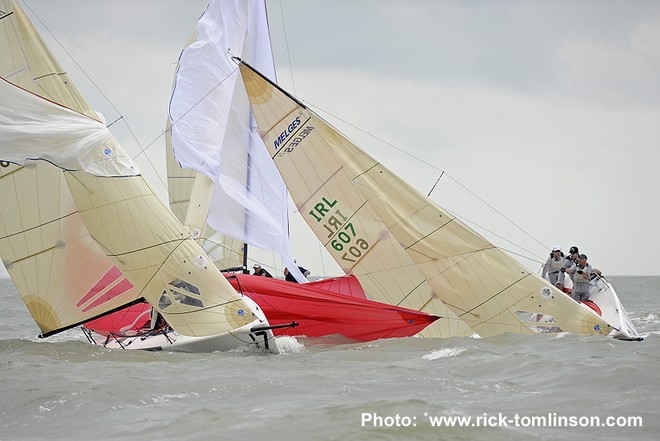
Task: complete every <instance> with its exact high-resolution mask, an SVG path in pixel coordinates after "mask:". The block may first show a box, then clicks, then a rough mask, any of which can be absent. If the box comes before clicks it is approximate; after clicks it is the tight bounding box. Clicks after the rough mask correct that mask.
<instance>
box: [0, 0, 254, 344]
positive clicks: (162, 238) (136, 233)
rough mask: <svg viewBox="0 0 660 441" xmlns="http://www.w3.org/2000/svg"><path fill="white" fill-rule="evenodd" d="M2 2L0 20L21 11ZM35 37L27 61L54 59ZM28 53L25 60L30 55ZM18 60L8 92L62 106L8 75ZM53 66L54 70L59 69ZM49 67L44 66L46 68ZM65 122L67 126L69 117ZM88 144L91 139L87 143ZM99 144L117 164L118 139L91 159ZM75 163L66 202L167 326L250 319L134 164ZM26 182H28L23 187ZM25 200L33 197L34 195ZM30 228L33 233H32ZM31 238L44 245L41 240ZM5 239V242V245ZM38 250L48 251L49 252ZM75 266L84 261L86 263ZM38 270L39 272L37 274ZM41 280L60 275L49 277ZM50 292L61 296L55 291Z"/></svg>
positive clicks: (199, 328) (216, 326)
mask: <svg viewBox="0 0 660 441" xmlns="http://www.w3.org/2000/svg"><path fill="white" fill-rule="evenodd" d="M2 10H3V11H4V12H5V13H7V12H12V11H13V12H14V13H15V14H11V15H10V16H4V15H3V17H4V18H2V19H1V20H2V21H4V20H7V19H10V20H14V19H13V18H12V17H13V16H14V15H16V16H18V15H19V13H20V11H19V10H18V8H17V7H16V5H14V4H12V5H11V9H10V7H9V6H8V5H6V4H5V3H4V2H3V3H2ZM15 23H17V22H15V21H9V22H8V25H7V29H9V30H10V31H11V32H12V33H14V34H15V27H16V24H15ZM21 25H23V26H29V27H30V30H29V31H27V32H23V34H28V35H36V32H34V30H33V29H32V27H31V25H29V21H28V20H27V18H25V17H24V16H23V15H22V14H21ZM15 41H17V42H18V44H19V46H18V48H19V49H25V46H22V45H21V44H22V43H23V41H22V40H21V38H20V37H19V38H13V39H10V41H9V43H8V45H9V47H12V46H11V45H12V44H14V43H15ZM39 43H40V44H39V48H40V52H39V53H38V54H37V57H36V59H35V60H34V64H35V65H38V64H39V63H48V62H52V63H53V64H54V60H52V58H53V57H52V56H50V55H49V54H48V53H47V52H46V51H45V49H41V48H45V46H44V45H43V44H41V42H39ZM3 59H4V57H3ZM44 59H46V61H44ZM27 61H28V64H30V61H32V60H27ZM30 65H32V64H30ZM25 68H26V66H18V67H17V68H16V69H15V70H14V71H13V72H9V74H7V76H6V77H5V76H4V74H3V78H4V79H6V80H7V81H9V83H11V84H9V83H7V84H8V85H10V86H11V87H12V89H9V90H11V91H12V92H11V93H16V94H17V95H18V96H19V99H24V100H35V99H38V100H43V102H42V103H41V104H44V103H45V102H48V103H49V105H51V106H59V107H61V108H62V109H64V108H65V107H66V106H65V105H64V103H62V102H61V100H60V96H59V95H57V96H53V95H50V96H48V97H47V98H46V97H44V93H43V92H42V91H39V90H37V91H36V92H35V94H34V95H33V94H31V93H29V92H27V91H26V90H22V89H19V88H18V86H16V82H13V81H11V80H12V78H11V77H12V74H18V73H20V72H22V71H23V70H24V69H25ZM53 72H54V73H60V72H61V69H57V70H54V71H53ZM53 72H51V73H50V74H51V75H52V74H53ZM32 78H34V77H32ZM65 88H66V89H69V90H71V91H72V96H75V97H76V99H77V100H78V101H79V102H80V103H82V104H81V105H84V106H85V107H84V108H85V109H86V110H88V111H87V112H80V111H78V110H76V109H69V110H71V112H72V113H77V114H78V115H79V116H78V117H77V118H76V121H77V120H80V118H92V119H97V118H98V117H97V115H96V114H95V113H94V112H93V111H91V109H90V108H89V105H87V104H86V102H85V100H84V98H83V97H82V95H81V94H80V93H79V92H78V90H77V88H76V87H75V85H74V84H73V82H72V81H71V80H70V79H69V80H67V81H66V82H65ZM7 90H8V89H6V88H2V89H0V93H2V94H3V98H4V96H5V94H4V92H7ZM5 103H6V101H5V100H4V99H3V100H2V101H0V105H2V106H5ZM44 105H46V104H44ZM62 109H60V110H62ZM83 114H84V115H83ZM55 122H56V123H57V124H60V123H63V121H62V120H61V119H58V120H57V121H55ZM68 127H69V128H70V129H71V128H72V127H73V125H69V126H68ZM42 128H43V132H40V133H39V134H38V136H42V134H43V133H47V132H46V130H47V128H46V127H42ZM3 129H6V130H4V131H3V132H1V133H0V137H1V139H0V141H2V145H3V150H4V148H5V146H7V147H8V148H9V150H8V151H11V152H12V156H11V160H12V161H17V158H16V155H15V153H16V151H17V149H21V148H23V147H25V146H27V147H26V150H25V157H24V158H23V159H21V160H20V162H25V161H26V160H28V159H39V158H37V157H35V152H34V151H32V150H30V149H29V144H30V143H29V142H27V143H25V142H22V143H21V145H19V146H16V145H14V144H13V143H12V142H13V140H14V139H15V137H14V132H15V131H16V130H19V131H20V130H21V126H12V127H5V128H3ZM30 136H37V135H35V134H34V133H32V132H30V131H27V130H23V131H22V135H21V140H22V141H25V140H26V139H27V140H29V137H30ZM74 141H75V140H74ZM75 145H76V144H75V142H73V141H72V142H71V143H70V145H69V148H74V147H75ZM92 147H94V146H93V145H92ZM3 150H0V159H2V160H3V161H5V160H6V159H5V158H4V157H3ZM86 151H87V150H86ZM99 151H101V155H106V156H108V157H111V158H110V159H111V161H112V160H113V159H114V160H115V165H116V170H120V169H121V167H120V165H121V164H119V163H120V162H121V161H120V160H119V159H120V158H123V157H126V155H125V154H123V153H122V149H121V147H120V146H119V144H118V143H116V140H114V138H112V137H110V138H104V139H103V142H102V143H101V142H99V143H98V144H97V145H96V148H91V149H90V150H89V152H92V153H93V155H92V156H90V162H94V161H96V160H97V159H98V158H96V157H95V156H94V155H95V154H97V153H98V152H99ZM101 157H103V156H101ZM48 159H49V161H51V162H52V163H54V164H55V165H57V166H59V167H61V168H65V169H70V168H71V166H70V163H69V162H66V161H65V160H66V157H65V156H64V157H62V156H57V155H54V156H53V157H49V158H48ZM3 164H5V163H4V162H3ZM81 165H82V166H81V167H80V168H76V171H69V172H67V173H65V180H66V184H67V186H68V189H69V191H70V193H71V196H72V199H73V202H74V203H75V206H76V208H77V210H78V213H79V214H80V218H81V219H82V220H83V222H84V224H85V226H86V227H87V230H88V231H89V232H90V233H91V235H92V237H93V238H94V241H95V242H96V243H97V244H98V245H99V246H100V247H101V249H102V250H103V252H104V253H105V254H106V255H107V256H108V257H109V258H110V260H111V261H112V262H113V263H114V265H116V267H117V269H118V270H119V271H120V272H121V274H122V275H123V276H125V277H126V278H127V279H128V280H130V282H129V283H130V284H131V286H135V290H136V291H135V292H136V293H137V294H135V296H134V298H137V297H140V296H141V297H144V298H145V299H146V300H148V301H149V303H151V304H152V305H153V306H154V307H155V308H157V310H158V311H159V312H160V313H161V314H162V315H163V317H164V318H165V319H166V320H167V322H168V323H169V324H170V326H172V328H174V329H175V330H176V331H178V332H180V333H181V334H184V335H187V336H196V337H199V336H209V335H216V334H220V333H226V332H231V331H233V330H235V329H237V328H240V327H243V326H246V325H250V324H251V323H253V322H255V321H257V319H256V317H257V316H258V315H259V314H258V313H257V312H256V311H255V310H254V309H253V306H252V303H251V302H246V301H244V300H243V297H242V296H240V295H238V294H237V293H236V292H235V291H234V289H233V288H232V287H231V285H230V284H229V283H228V282H227V281H226V279H225V278H224V277H223V276H222V274H221V273H220V271H219V270H218V269H217V268H216V267H215V266H214V265H212V264H210V262H209V258H208V256H207V255H206V253H205V252H204V251H203V250H202V249H201V248H200V247H199V245H198V244H197V243H196V242H195V240H194V238H193V237H192V236H191V235H190V234H188V232H186V231H185V229H184V227H183V226H182V225H181V223H180V222H179V221H178V220H177V219H176V217H175V216H174V214H173V213H172V212H171V211H170V210H169V209H168V208H167V207H166V206H165V205H164V204H163V203H162V202H161V201H160V200H159V199H158V198H157V196H156V195H155V194H154V192H153V191H152V189H151V188H150V187H149V185H148V184H147V183H146V181H145V180H144V179H143V177H142V176H141V175H139V174H136V172H137V170H135V169H132V170H131V171H130V173H121V172H120V173H115V169H111V168H109V167H103V168H99V169H90V168H87V167H85V164H81ZM129 168H130V167H129ZM86 170H88V171H89V172H88V171H86ZM90 172H91V173H90ZM17 173H18V172H17ZM5 176H6V175H5ZM5 176H3V177H5ZM30 184H31V185H32V187H35V186H38V180H37V182H36V183H35V182H32V183H30V182H28V183H26V185H27V186H28V187H29V186H30ZM15 189H16V191H17V192H21V191H24V190H23V186H17V187H16V188H15ZM33 190H34V188H33V189H32V190H26V191H33ZM49 190H50V189H49ZM44 191H45V189H44ZM17 195H20V193H17ZM52 195H53V194H52V193H51V192H45V193H44V198H42V199H45V197H46V196H47V197H51V198H52ZM17 197H20V196H17ZM42 199H40V200H39V201H40V205H41V203H46V201H45V200H43V201H42ZM31 202H32V203H33V204H34V202H33V201H31ZM37 211H38V209H37ZM3 214H4V211H3ZM55 219H58V218H55ZM37 222H41V223H37V224H35V225H30V226H29V227H31V226H34V227H35V228H41V229H43V228H46V230H48V227H47V226H46V225H44V224H43V221H42V220H41V219H39V220H37ZM33 223H34V221H33ZM17 234H18V235H19V236H21V237H22V238H24V237H25V230H23V231H18V232H17ZM35 236H37V237H39V236H38V235H35ZM52 236H53V237H58V234H57V233H53V234H52ZM5 239H8V240H11V238H8V237H5ZM53 243H54V245H52V246H51V248H54V249H55V250H57V249H58V245H59V246H60V248H61V247H62V245H60V242H57V240H53ZM28 245H29V244H28ZM38 245H39V246H40V247H43V244H41V243H39V244H38ZM66 245H67V244H66V243H64V246H63V247H64V248H67V246H66ZM10 246H11V245H9V246H8V247H7V248H8V249H9V248H10ZM46 251H47V250H41V251H39V252H37V253H36V254H35V253H34V252H33V253H32V255H30V254H28V255H26V256H25V257H32V256H35V255H37V254H44V253H45V252H46ZM27 252H28V253H29V252H30V250H27ZM2 253H3V259H6V258H5V254H4V253H5V251H4V250H3V251H2ZM45 254H47V255H48V254H51V255H52V254H53V253H45ZM19 261H21V259H14V260H12V261H11V262H10V265H9V266H10V268H9V270H10V274H11V273H12V268H11V267H12V266H13V265H15V264H16V263H17V262H19ZM53 261H55V259H53ZM58 262H59V260H58ZM80 266H81V267H82V268H85V265H80ZM78 269H80V268H78ZM69 270H71V272H70V274H76V272H75V271H72V270H73V268H69ZM59 274H60V273H58V276H59ZM12 276H13V274H12ZM37 277H40V276H39V275H38V274H37ZM48 282H51V283H52V282H59V281H57V280H55V281H53V280H48ZM113 283H114V282H113ZM57 286H61V283H57ZM101 286H102V285H101ZM29 289H30V287H28V288H27V290H26V292H29ZM92 291H93V290H92ZM92 291H90V292H92ZM55 300H59V301H63V299H62V298H58V299H55ZM26 303H27V301H26ZM74 304H75V302H74Z"/></svg>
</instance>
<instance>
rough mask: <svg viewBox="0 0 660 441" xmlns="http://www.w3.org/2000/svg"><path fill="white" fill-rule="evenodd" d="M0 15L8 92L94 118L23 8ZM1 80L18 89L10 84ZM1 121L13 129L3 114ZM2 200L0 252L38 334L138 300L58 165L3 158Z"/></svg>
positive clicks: (1, 68)
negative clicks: (92, 231) (82, 212)
mask: <svg viewBox="0 0 660 441" xmlns="http://www.w3.org/2000/svg"><path fill="white" fill-rule="evenodd" d="M0 17H2V18H0V48H1V50H2V53H3V56H2V57H0V77H2V79H1V80H0V81H2V85H3V86H5V89H6V91H9V92H10V93H12V94H13V95H14V96H15V95H16V94H19V95H24V92H25V91H30V92H32V93H35V94H38V95H41V96H43V97H44V98H47V99H48V100H49V101H51V102H56V103H60V104H61V105H63V106H65V107H67V108H68V109H71V110H73V111H75V112H78V114H81V115H86V117H88V118H87V119H88V121H87V122H92V123H93V120H92V118H97V115H96V113H95V112H94V111H93V110H92V108H91V107H90V106H89V104H88V103H87V101H86V100H85V99H84V98H83V96H82V95H81V94H80V93H79V91H78V89H77V88H76V87H75V86H74V85H73V82H72V81H71V78H70V77H69V75H68V74H67V72H66V71H64V70H63V69H62V68H61V67H60V65H59V63H58V62H57V61H56V60H55V59H54V57H53V56H52V55H51V53H50V51H49V50H48V49H47V47H46V46H45V44H44V43H43V41H42V39H41V38H40V36H39V35H38V33H37V32H36V30H35V29H34V28H33V26H32V24H31V23H30V22H29V20H28V19H27V17H26V16H25V14H24V12H23V11H22V10H21V8H20V7H18V5H17V4H16V3H14V2H10V1H5V0H0ZM6 81H9V82H11V83H13V84H15V85H17V86H19V87H21V88H22V89H23V90H19V89H16V88H8V89H7V86H9V84H8V83H6ZM33 102H34V101H33ZM41 104H43V103H41ZM0 105H1V106H2V108H3V110H6V111H7V110H8V111H9V115H8V116H9V117H10V118H13V119H14V120H15V118H16V117H18V116H19V115H17V114H16V112H15V109H12V108H8V107H7V106H8V102H7V101H5V100H4V96H3V100H2V102H0ZM59 110H63V108H62V109H59ZM2 124H3V127H4V128H10V126H9V125H8V123H7V122H6V121H5V122H3V123H2ZM14 135H15V134H14ZM2 144H3V149H4V146H5V142H4V141H2ZM0 199H2V210H0V256H1V257H2V261H3V263H4V265H5V266H6V267H7V270H8V272H9V274H10V276H11V278H12V280H13V282H14V284H15V285H16V288H17V289H18V292H19V293H20V295H21V297H22V299H23V301H24V302H25V304H26V305H27V308H28V310H29V311H30V314H31V315H32V317H33V318H34V320H35V322H36V323H37V325H38V326H39V328H40V330H41V332H42V334H43V335H50V334H53V333H56V332H59V331H62V330H64V329H68V328H70V327H72V326H76V325H78V324H81V323H84V322H86V321H88V320H89V319H90V318H93V317H97V316H100V315H103V314H106V313H108V312H109V311H112V310H114V309H117V308H120V307H122V306H124V305H126V304H129V303H131V302H134V301H136V300H137V299H139V297H140V294H139V293H138V292H137V291H136V290H135V289H134V288H133V285H132V284H131V283H130V282H129V281H128V280H127V279H126V277H124V276H123V275H122V274H121V272H120V271H119V270H118V269H117V267H115V266H114V264H113V263H112V262H111V261H110V259H108V258H107V257H106V255H105V254H104V253H103V251H102V250H101V249H100V248H99V247H98V245H97V244H96V242H94V240H93V239H92V238H91V236H90V235H89V233H88V231H87V229H86V227H85V225H84V224H83V221H82V219H81V217H80V214H79V213H78V210H77V208H76V206H75V204H74V202H73V199H72V197H71V194H70V192H69V189H68V187H67V185H66V182H65V180H64V175H63V173H62V170H60V169H59V168H56V167H54V166H52V165H50V164H47V163H44V162H33V163H31V164H30V165H29V166H27V167H23V166H19V165H15V164H11V163H8V162H0ZM80 268H85V271H80Z"/></svg>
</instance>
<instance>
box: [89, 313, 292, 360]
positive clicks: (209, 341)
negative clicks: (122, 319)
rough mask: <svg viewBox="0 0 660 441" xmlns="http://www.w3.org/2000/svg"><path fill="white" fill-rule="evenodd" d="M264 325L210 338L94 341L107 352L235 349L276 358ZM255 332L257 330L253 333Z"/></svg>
mask: <svg viewBox="0 0 660 441" xmlns="http://www.w3.org/2000/svg"><path fill="white" fill-rule="evenodd" d="M264 326H267V323H266V324H264V323H259V322H258V321H256V320H255V321H254V322H252V323H250V324H248V325H245V326H243V327H241V328H237V329H235V330H233V331H232V332H225V333H222V334H216V335H209V336H205V337H190V336H187V335H181V334H179V333H178V332H176V331H172V330H170V331H168V332H161V333H158V334H153V335H138V336H134V337H121V338H113V337H110V339H109V340H108V341H107V343H106V339H105V338H103V339H102V340H101V341H99V340H97V343H98V344H101V345H103V346H104V347H106V348H110V349H137V350H146V351H160V350H163V351H177V352H215V351H231V350H236V349H245V348H248V349H249V348H253V349H255V350H263V351H266V352H270V353H275V354H278V353H279V350H278V348H277V345H276V344H275V340H274V337H273V332H272V331H271V330H266V331H260V330H259V328H262V327H264ZM255 328H256V329H255Z"/></svg>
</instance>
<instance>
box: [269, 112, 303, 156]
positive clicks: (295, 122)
mask: <svg viewBox="0 0 660 441" xmlns="http://www.w3.org/2000/svg"><path fill="white" fill-rule="evenodd" d="M299 125H300V117H299V116H297V117H296V119H294V120H293V121H292V122H291V123H290V124H289V126H288V127H287V128H286V130H285V131H283V132H282V133H280V136H278V137H277V139H276V140H275V143H274V144H275V149H279V148H280V146H281V145H282V144H283V143H284V141H286V139H287V138H288V137H289V135H291V134H292V133H293V131H294V130H296V127H298V126H299Z"/></svg>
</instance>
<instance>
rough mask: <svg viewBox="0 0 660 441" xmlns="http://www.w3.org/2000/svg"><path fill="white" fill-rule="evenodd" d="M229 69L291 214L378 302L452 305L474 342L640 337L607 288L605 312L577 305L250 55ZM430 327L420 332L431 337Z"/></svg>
mask: <svg viewBox="0 0 660 441" xmlns="http://www.w3.org/2000/svg"><path fill="white" fill-rule="evenodd" d="M236 62H237V64H238V67H239V69H240V73H241V76H242V78H243V82H244V84H245V87H246V91H247V94H248V96H249V99H250V103H251V105H252V109H253V112H254V115H255V118H256V123H257V125H258V127H259V132H260V135H261V137H262V139H263V141H264V144H265V146H266V148H267V149H268V152H269V154H270V156H271V158H272V160H273V161H274V163H275V164H276V166H277V168H278V170H279V171H280V173H281V175H282V177H283V179H284V181H285V182H286V183H287V186H288V188H289V191H290V192H291V196H292V197H293V200H294V202H295V204H296V208H297V210H298V211H299V212H300V213H302V214H303V217H304V219H305V221H306V222H307V224H308V225H309V227H310V228H311V229H312V231H313V232H314V233H315V235H316V236H317V238H318V239H319V240H320V241H321V243H322V244H323V245H324V247H325V249H326V250H328V252H329V253H330V254H331V255H332V257H333V258H334V259H335V261H336V262H337V263H338V264H339V265H340V266H341V267H342V269H343V270H344V272H345V273H347V274H354V275H355V276H356V277H357V278H358V279H359V281H360V283H361V284H362V286H364V287H365V292H367V293H370V294H371V295H378V296H380V297H379V298H376V299H375V300H378V301H381V302H383V303H390V304H393V305H397V306H405V307H408V308H410V309H416V310H419V311H426V312H431V313H434V314H437V311H438V308H449V310H450V311H451V312H452V313H453V314H454V316H455V317H457V318H459V319H460V322H461V323H465V324H466V325H467V326H468V327H469V328H470V329H472V330H474V331H475V332H476V333H477V334H478V335H479V336H481V337H489V336H494V335H499V334H502V333H521V334H534V333H547V332H562V331H564V332H571V333H576V334H581V335H590V334H601V335H609V336H611V337H614V338H618V339H623V340H639V339H640V337H639V335H638V334H637V331H636V330H635V328H634V326H633V325H632V323H631V322H630V319H629V318H628V317H627V314H625V310H624V309H623V307H622V306H621V304H620V302H619V301H618V298H617V297H616V295H615V294H614V291H613V289H609V290H607V291H608V292H609V294H607V295H603V296H602V297H600V296H598V295H595V296H594V298H593V301H594V303H596V304H598V306H599V308H600V311H596V310H594V309H592V308H590V307H589V306H587V305H585V304H582V303H579V302H576V301H575V300H573V299H572V298H570V297H568V296H567V295H565V294H564V293H562V292H560V291H559V290H558V289H557V288H556V287H554V286H553V285H552V284H550V283H549V282H548V281H547V280H544V279H542V278H540V277H539V276H538V275H536V274H535V273H534V272H532V271H529V270H528V269H527V268H526V267H524V266H523V265H522V264H520V263H519V262H518V261H516V260H515V259H513V258H512V257H511V256H510V255H508V254H507V253H506V252H505V251H504V250H502V249H500V248H498V247H496V246H495V245H493V244H492V243H490V242H489V241H488V240H487V239H485V238H484V237H482V236H481V235H479V234H478V233H477V232H475V231H474V230H472V229H471V228H469V227H468V226H467V225H465V224H464V223H463V222H461V221H460V220H459V219H457V218H456V217H455V216H453V215H451V214H450V213H449V212H448V211H447V210H444V209H443V208H441V207H439V206H438V205H436V204H435V203H434V202H433V201H431V200H430V199H429V198H428V197H426V196H424V195H423V194H421V193H419V192H418V191H416V190H415V189H414V188H412V187H411V186H410V185H409V184H408V183H407V182H405V181H404V180H402V179H401V178H399V177H398V176H397V175H395V174H394V173H392V172H391V171H390V170H388V169H387V168H386V167H384V166H383V165H382V164H381V163H380V162H379V161H378V160H376V159H374V158H372V157H371V156H369V155H368V154H366V153H365V152H364V151H362V150H361V149H360V148H359V147H358V146H356V145H355V144H353V143H352V142H351V141H350V140H349V139H348V138H346V137H345V136H344V135H342V134H341V133H340V132H339V131H338V130H336V129H335V128H334V127H332V126H331V125H330V124H329V123H327V122H326V121H325V120H324V119H323V118H321V117H320V116H319V115H317V114H316V113H315V112H313V111H312V110H311V109H309V108H308V107H307V106H306V105H305V104H303V103H302V102H301V101H299V100H298V99H296V98H295V97H293V96H292V95H291V94H289V93H288V92H286V91H284V90H283V89H282V88H280V87H279V86H278V85H277V84H275V83H274V82H272V81H271V80H270V79H269V78H268V77H267V76H266V75H263V74H261V73H260V72H259V71H258V69H256V68H254V67H252V66H251V65H250V64H248V62H247V60H245V61H244V60H240V59H238V58H237V59H236ZM401 288H403V289H401ZM610 288H611V287H610ZM603 292H605V291H603ZM437 315H441V316H444V315H442V314H437ZM441 322H442V320H438V321H436V322H435V323H434V325H436V324H437V323H441ZM434 325H431V326H430V327H428V328H426V329H425V330H424V331H422V332H421V335H422V336H424V335H428V336H435V335H437V333H436V330H435V329H433V326H434Z"/></svg>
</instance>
